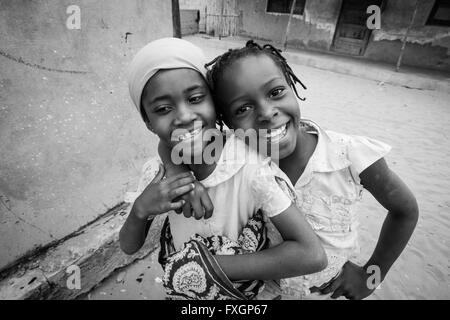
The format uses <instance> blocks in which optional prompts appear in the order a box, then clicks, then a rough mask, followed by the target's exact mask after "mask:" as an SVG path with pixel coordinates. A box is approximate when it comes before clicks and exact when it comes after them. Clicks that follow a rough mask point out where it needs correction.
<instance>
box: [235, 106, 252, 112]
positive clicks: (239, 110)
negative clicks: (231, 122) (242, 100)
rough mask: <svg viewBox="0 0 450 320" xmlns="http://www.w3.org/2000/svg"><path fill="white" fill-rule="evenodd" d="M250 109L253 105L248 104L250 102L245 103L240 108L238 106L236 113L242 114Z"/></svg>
mask: <svg viewBox="0 0 450 320" xmlns="http://www.w3.org/2000/svg"><path fill="white" fill-rule="evenodd" d="M250 109H251V106H250V105H248V104H245V105H243V106H240V107H239V108H237V109H236V111H235V113H236V115H241V114H243V113H245V112H247V111H248V110H250Z"/></svg>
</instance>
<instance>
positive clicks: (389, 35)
mask: <svg viewBox="0 0 450 320" xmlns="http://www.w3.org/2000/svg"><path fill="white" fill-rule="evenodd" d="M405 32H406V28H401V29H391V30H389V31H384V30H374V31H373V33H372V34H373V41H381V40H390V41H394V40H402V39H403V37H404V35H405ZM449 37H450V30H449V31H436V30H426V29H425V30H410V32H409V34H408V37H407V39H406V41H407V42H410V43H417V44H428V43H431V44H432V45H433V43H434V42H436V41H438V40H442V39H445V38H449Z"/></svg>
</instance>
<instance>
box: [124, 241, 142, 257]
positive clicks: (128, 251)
mask: <svg viewBox="0 0 450 320" xmlns="http://www.w3.org/2000/svg"><path fill="white" fill-rule="evenodd" d="M120 249H122V252H124V253H125V254H127V255H130V256H131V255H133V254H135V253H136V252H137V251H138V250H136V249H135V248H127V247H126V246H124V245H123V244H122V243H120Z"/></svg>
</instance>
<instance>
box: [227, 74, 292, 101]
mask: <svg viewBox="0 0 450 320" xmlns="http://www.w3.org/2000/svg"><path fill="white" fill-rule="evenodd" d="M279 79H283V78H282V77H280V76H276V77H273V78H272V79H270V80H269V81H267V82H266V83H264V84H263V85H262V86H261V88H264V87H266V86H267V85H269V84H270V83H272V82H274V81H275V80H279ZM245 96H246V95H245V94H243V95H240V96H238V97H236V98H234V99H233V100H231V101H230V105H231V104H233V103H235V102H236V101H238V100H240V99H242V98H244V97H245Z"/></svg>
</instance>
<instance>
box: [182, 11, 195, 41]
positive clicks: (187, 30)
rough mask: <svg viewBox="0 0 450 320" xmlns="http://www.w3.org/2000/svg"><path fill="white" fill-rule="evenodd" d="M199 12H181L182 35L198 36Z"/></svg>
mask: <svg viewBox="0 0 450 320" xmlns="http://www.w3.org/2000/svg"><path fill="white" fill-rule="evenodd" d="M198 17H199V11H198V10H195V9H192V10H191V9H181V10H180V24H181V35H182V36H185V35H188V34H196V33H198V32H199V26H198Z"/></svg>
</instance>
